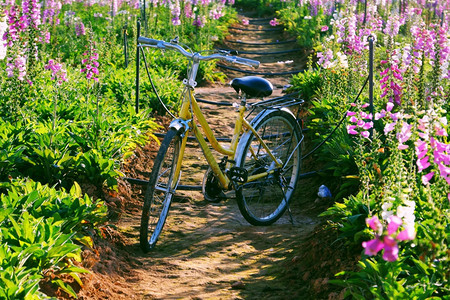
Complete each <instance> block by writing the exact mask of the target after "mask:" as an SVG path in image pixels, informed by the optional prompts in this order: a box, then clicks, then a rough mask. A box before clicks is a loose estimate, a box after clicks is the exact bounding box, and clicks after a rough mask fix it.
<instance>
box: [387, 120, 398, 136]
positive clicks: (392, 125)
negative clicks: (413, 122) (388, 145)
mask: <svg viewBox="0 0 450 300" xmlns="http://www.w3.org/2000/svg"><path fill="white" fill-rule="evenodd" d="M396 124H397V122H392V123H388V124H386V125H385V126H384V134H387V133H388V132H391V131H392V130H394V128H395V125H396Z"/></svg>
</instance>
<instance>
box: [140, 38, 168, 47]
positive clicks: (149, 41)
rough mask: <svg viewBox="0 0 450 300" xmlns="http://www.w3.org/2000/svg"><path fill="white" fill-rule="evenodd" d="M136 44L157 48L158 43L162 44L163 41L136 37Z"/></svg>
mask: <svg viewBox="0 0 450 300" xmlns="http://www.w3.org/2000/svg"><path fill="white" fill-rule="evenodd" d="M138 43H140V44H144V45H150V46H158V44H159V43H163V41H160V40H155V39H150V38H146V37H143V36H140V37H138Z"/></svg>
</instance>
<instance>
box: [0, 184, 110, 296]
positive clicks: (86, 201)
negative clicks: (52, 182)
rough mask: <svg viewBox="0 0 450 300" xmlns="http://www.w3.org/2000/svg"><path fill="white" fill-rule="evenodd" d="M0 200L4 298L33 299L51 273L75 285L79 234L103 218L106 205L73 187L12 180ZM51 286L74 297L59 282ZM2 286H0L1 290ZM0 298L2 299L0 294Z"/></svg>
mask: <svg viewBox="0 0 450 300" xmlns="http://www.w3.org/2000/svg"><path fill="white" fill-rule="evenodd" d="M6 189H7V191H8V193H7V194H1V195H0V204H1V208H2V209H1V213H0V242H1V243H2V246H1V247H0V262H1V264H2V266H1V267H2V270H3V271H2V272H1V275H0V276H2V278H3V280H2V282H1V284H4V286H3V287H4V288H3V289H1V290H2V292H3V293H4V296H5V298H6V299H16V298H23V299H38V296H39V295H42V294H41V293H39V292H38V283H39V281H40V280H41V279H43V278H44V277H45V273H47V272H49V270H51V272H52V273H54V274H68V275H70V276H72V277H73V278H74V279H75V280H76V281H78V282H80V279H79V277H78V274H79V273H83V272H86V270H84V269H82V268H79V267H75V266H73V264H72V260H77V261H79V260H80V259H81V257H80V253H81V246H80V244H79V243H77V240H80V243H81V244H83V243H82V242H81V241H82V240H84V234H83V233H84V232H85V230H87V229H93V228H95V227H96V226H98V225H99V224H101V223H102V222H104V220H105V218H106V206H105V205H103V204H102V203H101V202H100V201H93V200H92V199H91V198H89V197H88V196H87V195H85V196H83V195H82V194H81V189H80V187H79V186H78V184H74V186H73V188H72V189H71V190H70V191H69V192H65V191H64V190H63V189H62V190H59V191H58V190H55V189H54V188H51V187H49V186H46V185H41V184H40V183H36V182H33V181H31V180H26V181H25V180H20V181H12V182H11V183H10V184H8V185H6ZM52 282H53V283H54V284H56V285H58V286H59V287H61V288H62V289H63V290H65V291H66V292H68V293H69V294H70V295H72V296H74V297H76V294H75V292H74V291H73V289H72V288H71V287H70V286H69V285H67V284H66V283H64V282H63V281H61V280H60V279H59V278H54V279H52ZM0 286H1V285H0ZM0 295H1V294H0Z"/></svg>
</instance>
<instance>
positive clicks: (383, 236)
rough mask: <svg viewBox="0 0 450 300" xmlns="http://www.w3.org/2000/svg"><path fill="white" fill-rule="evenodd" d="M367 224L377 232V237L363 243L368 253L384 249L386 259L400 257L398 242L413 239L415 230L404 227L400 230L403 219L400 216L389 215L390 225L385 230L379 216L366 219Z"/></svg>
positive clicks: (371, 253)
mask: <svg viewBox="0 0 450 300" xmlns="http://www.w3.org/2000/svg"><path fill="white" fill-rule="evenodd" d="M366 223H367V225H369V227H370V228H371V229H372V230H373V231H374V232H375V238H374V239H372V240H370V241H366V242H363V243H362V246H363V248H364V249H365V251H364V253H365V254H366V255H370V256H373V255H376V254H377V253H378V252H380V251H381V250H384V251H383V259H384V260H385V261H390V262H392V261H396V260H397V259H398V250H399V249H398V242H399V241H407V240H413V239H414V238H415V232H411V231H410V230H407V229H403V230H401V231H400V232H399V229H400V226H401V225H402V223H403V221H402V219H401V218H400V217H398V216H394V215H392V216H391V217H389V220H388V225H387V228H386V230H385V228H383V225H382V224H381V222H380V220H379V219H378V217H377V216H373V217H372V218H368V219H366Z"/></svg>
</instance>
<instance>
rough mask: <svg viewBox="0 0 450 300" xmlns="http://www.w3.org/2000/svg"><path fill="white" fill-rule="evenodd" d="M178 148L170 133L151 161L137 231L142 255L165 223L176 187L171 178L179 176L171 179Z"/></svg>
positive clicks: (176, 137) (173, 132)
mask: <svg viewBox="0 0 450 300" xmlns="http://www.w3.org/2000/svg"><path fill="white" fill-rule="evenodd" d="M180 147H181V138H180V136H179V134H178V133H177V132H176V130H175V129H170V130H169V131H168V132H167V134H166V136H165V138H164V140H163V142H162V143H161V147H160V148H159V151H158V154H157V156H156V158H155V162H154V165H153V170H152V173H151V175H150V180H149V182H148V187H147V191H146V192H145V198H144V206H143V209H142V217H141V227H140V245H141V248H142V250H143V251H144V252H147V251H149V250H150V249H151V248H153V247H154V246H155V244H156V242H157V241H158V238H159V235H160V234H161V231H162V229H163V227H164V224H165V222H166V218H167V214H168V212H169V208H170V204H171V203H172V198H173V196H174V194H175V191H176V188H177V183H178V182H176V181H175V180H176V179H175V178H178V177H179V176H178V175H179V174H177V176H175V170H176V164H177V161H178V157H179V155H180ZM178 179H179V178H178ZM177 181H178V180H177Z"/></svg>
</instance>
